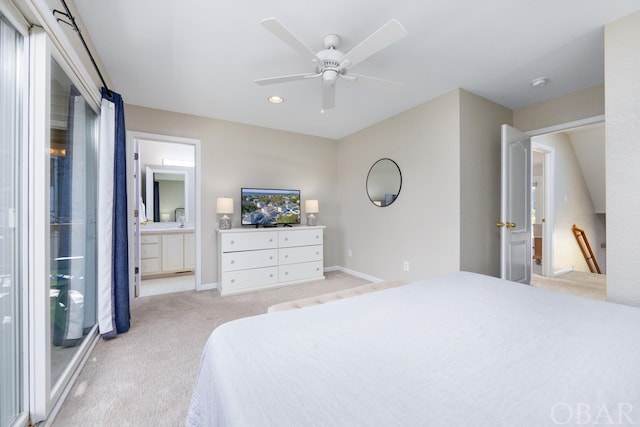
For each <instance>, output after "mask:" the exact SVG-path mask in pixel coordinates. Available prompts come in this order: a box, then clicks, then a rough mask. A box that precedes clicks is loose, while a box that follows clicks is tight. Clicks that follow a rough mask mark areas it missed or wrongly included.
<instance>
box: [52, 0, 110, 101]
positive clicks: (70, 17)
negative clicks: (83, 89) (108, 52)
mask: <svg viewBox="0 0 640 427" xmlns="http://www.w3.org/2000/svg"><path fill="white" fill-rule="evenodd" d="M60 1H61V2H62V5H63V6H64V9H65V10H66V13H65V12H62V11H60V10H58V9H53V16H54V17H55V18H56V21H58V22H63V23H65V24H67V25H69V26H70V27H72V28H73V30H74V31H75V32H76V33H77V34H78V37H80V41H82V45H83V46H84V48H85V50H86V51H87V54H89V59H91V63H92V64H93V68H95V69H96V72H97V73H98V77H100V80H101V81H102V85H103V86H104V88H105V89H106V90H107V96H109V98H111V97H112V96H113V94H112V93H111V90H109V86H107V83H106V82H105V81H104V77H102V73H101V72H100V69H99V68H98V64H96V61H95V59H93V55H92V54H91V51H90V50H89V46H87V42H86V41H85V40H84V37H83V36H82V33H81V32H80V28H78V24H76V19H75V18H74V17H73V15H72V14H71V10H69V6H67V2H66V1H65V0H60ZM56 13H57V14H60V15H62V16H66V17H67V19H69V21H71V22H69V21H65V20H64V19H62V18H58V17H57V16H56Z"/></svg>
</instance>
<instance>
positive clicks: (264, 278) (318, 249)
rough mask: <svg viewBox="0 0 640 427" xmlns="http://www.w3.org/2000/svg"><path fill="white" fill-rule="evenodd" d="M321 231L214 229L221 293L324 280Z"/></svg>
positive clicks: (314, 229)
mask: <svg viewBox="0 0 640 427" xmlns="http://www.w3.org/2000/svg"><path fill="white" fill-rule="evenodd" d="M323 232H324V226H321V225H319V226H315V227H306V226H297V227H290V228H286V227H285V228H277V229H276V228H257V229H256V228H235V229H231V230H217V233H218V289H219V290H220V294H221V295H231V294H237V293H241V292H249V291H255V290H258V289H266V288H271V287H275V286H282V285H288V284H294V283H300V282H306V281H310V280H318V279H324V266H323V247H324V246H323Z"/></svg>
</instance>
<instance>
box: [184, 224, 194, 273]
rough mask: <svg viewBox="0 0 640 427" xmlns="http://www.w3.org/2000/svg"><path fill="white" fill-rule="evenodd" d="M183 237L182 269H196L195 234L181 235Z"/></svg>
mask: <svg viewBox="0 0 640 427" xmlns="http://www.w3.org/2000/svg"><path fill="white" fill-rule="evenodd" d="M183 237H184V268H185V269H186V270H195V269H196V235H195V233H189V234H183Z"/></svg>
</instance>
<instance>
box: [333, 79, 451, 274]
mask: <svg viewBox="0 0 640 427" xmlns="http://www.w3.org/2000/svg"><path fill="white" fill-rule="evenodd" d="M459 103H460V100H459V91H457V90H456V91H453V92H450V93H447V94H445V95H442V96H440V97H438V98H436V99H433V100H431V101H429V102H427V103H425V104H423V105H420V106H418V107H416V108H413V109H411V110H409V111H407V112H404V113H401V114H399V115H397V116H395V117H392V118H390V119H388V120H384V121H382V122H380V123H377V124H375V125H373V126H371V127H369V128H367V129H364V130H362V131H360V132H357V133H355V134H353V135H351V136H349V137H347V138H344V139H343V140H341V141H340V142H339V144H338V183H339V186H338V195H339V198H338V202H339V206H340V225H339V233H340V238H339V251H340V256H341V259H342V265H343V266H344V267H346V268H348V269H351V270H355V271H358V272H361V273H366V274H368V275H371V276H374V277H378V278H381V279H394V278H400V279H406V280H417V279H420V278H424V277H427V276H433V275H435V274H439V273H446V272H451V271H457V270H458V269H459V254H460V227H459V218H460V169H459V168H460V166H459V165H460V162H459V155H460V144H459V139H460V135H459V134H460V130H459ZM383 157H388V158H390V159H392V160H394V161H395V162H396V163H397V164H398V166H399V167H400V170H401V172H402V190H401V192H400V194H399V196H398V198H397V199H396V201H395V202H394V203H393V204H392V205H390V206H387V207H383V208H381V207H377V206H374V205H373V204H372V203H371V201H370V200H369V198H368V197H367V194H366V178H367V173H368V171H369V168H370V167H371V166H372V165H373V163H374V162H375V161H377V160H378V159H380V158H383ZM349 250H351V251H352V256H351V257H349V256H348V251H349ZM403 261H409V263H410V271H409V272H405V271H403Z"/></svg>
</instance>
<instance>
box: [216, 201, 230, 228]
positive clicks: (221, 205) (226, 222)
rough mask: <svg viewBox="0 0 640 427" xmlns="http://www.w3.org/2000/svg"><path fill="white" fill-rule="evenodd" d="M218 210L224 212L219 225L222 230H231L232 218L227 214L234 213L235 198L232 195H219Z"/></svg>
mask: <svg viewBox="0 0 640 427" xmlns="http://www.w3.org/2000/svg"><path fill="white" fill-rule="evenodd" d="M216 212H217V213H218V214H222V218H220V224H219V225H218V227H219V228H220V230H230V229H231V218H229V217H228V216H227V214H232V213H233V199H232V198H230V197H218V200H217V201H216Z"/></svg>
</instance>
